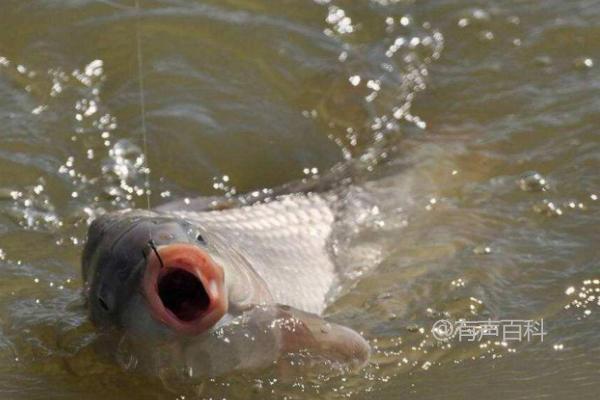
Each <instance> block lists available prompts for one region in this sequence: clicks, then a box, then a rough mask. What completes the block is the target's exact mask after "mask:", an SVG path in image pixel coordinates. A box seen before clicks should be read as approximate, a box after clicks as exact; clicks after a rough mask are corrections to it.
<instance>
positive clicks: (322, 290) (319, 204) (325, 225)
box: [169, 194, 336, 314]
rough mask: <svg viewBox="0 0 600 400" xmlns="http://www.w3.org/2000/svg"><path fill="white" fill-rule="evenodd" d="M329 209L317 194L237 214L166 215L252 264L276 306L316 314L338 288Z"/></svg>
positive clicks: (327, 201)
mask: <svg viewBox="0 0 600 400" xmlns="http://www.w3.org/2000/svg"><path fill="white" fill-rule="evenodd" d="M329 204H330V199H328V198H326V197H324V196H321V195H317V194H309V195H287V196H282V197H281V198H279V199H277V200H276V201H272V202H269V203H263V204H256V205H253V206H247V207H241V208H234V209H227V210H220V211H206V212H194V211H173V212H169V214H172V215H175V216H177V217H180V218H184V219H186V220H189V221H191V222H193V223H195V224H198V226H199V227H201V228H202V229H203V230H205V231H206V232H211V233H212V234H218V235H219V236H220V237H221V238H222V239H223V240H224V241H225V243H228V244H227V246H229V247H230V248H231V250H235V251H236V252H237V253H239V254H240V255H242V256H243V257H244V258H245V259H246V260H247V261H248V262H249V263H250V265H251V266H252V267H253V268H254V270H255V271H256V272H257V273H258V275H259V276H260V277H261V278H262V279H263V280H264V281H265V283H266V284H267V286H268V288H269V290H270V292H271V294H272V295H273V299H274V301H275V302H277V303H281V304H287V305H290V306H292V307H296V308H299V309H301V310H305V311H308V312H313V313H317V314H320V313H322V312H323V310H324V309H325V307H326V305H327V301H328V298H327V294H328V292H329V291H330V289H331V288H332V286H333V285H334V284H335V282H336V277H335V276H336V275H335V267H334V264H333V262H332V260H331V257H330V254H329V251H328V246H327V242H328V239H329V236H330V234H331V230H332V223H333V221H334V213H333V211H332V209H331V207H330V206H329Z"/></svg>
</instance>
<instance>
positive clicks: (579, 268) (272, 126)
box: [0, 0, 600, 399]
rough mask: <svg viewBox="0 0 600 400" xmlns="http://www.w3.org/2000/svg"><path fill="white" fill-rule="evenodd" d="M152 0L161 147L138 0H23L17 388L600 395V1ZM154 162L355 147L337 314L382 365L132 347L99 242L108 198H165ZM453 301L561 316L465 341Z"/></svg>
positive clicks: (4, 108)
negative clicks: (443, 338) (102, 342)
mask: <svg viewBox="0 0 600 400" xmlns="http://www.w3.org/2000/svg"><path fill="white" fill-rule="evenodd" d="M142 6H143V9H144V10H143V15H142V20H141V38H142V42H143V54H144V59H145V65H144V80H145V85H146V99H147V103H148V104H147V111H148V115H147V123H148V152H147V154H146V155H144V154H143V152H142V150H141V148H142V135H141V130H140V126H141V119H140V115H139V97H138V96H139V93H138V92H137V87H138V86H137V84H138V74H137V66H136V53H135V21H136V19H135V18H136V17H135V16H136V13H135V10H134V9H133V8H132V7H133V2H129V3H128V2H125V1H116V0H115V1H87V0H69V1H64V2H51V1H43V0H38V1H23V0H20V1H12V0H10V1H5V2H4V3H3V8H2V14H1V15H0V126H1V137H2V141H1V144H0V171H2V172H1V173H0V249H1V250H0V274H1V279H0V282H1V283H0V358H1V362H0V393H1V397H2V398H6V399H49V398H61V399H65V398H81V396H85V398H90V399H94V398H103V399H105V398H144V399H165V398H168V399H175V398H180V399H181V398H182V396H185V398H194V397H198V398H211V397H212V398H223V397H225V398H232V399H233V398H269V397H273V398H282V397H284V396H287V397H288V398H300V399H301V398H314V397H315V396H319V397H326V398H338V397H351V398H373V397H375V398H382V399H396V398H401V397H402V398H415V399H421V398H427V399H437V398H440V399H442V398H443V399H462V398H471V397H475V396H477V397H479V398H486V399H487V398H489V399H501V398H502V399H504V398H523V399H525V398H527V399H531V398H557V399H558V398H578V399H592V398H596V397H597V395H596V393H597V392H598V389H600V385H599V384H598V372H599V371H600V345H599V342H598V339H597V332H598V328H600V324H599V319H598V314H599V313H600V307H599V306H598V304H599V303H598V301H597V297H598V296H599V295H600V293H599V292H600V284H599V283H598V281H597V280H598V279H600V268H599V263H600V258H599V257H598V251H597V243H598V242H599V239H600V235H599V233H598V232H599V231H598V223H599V222H600V200H598V196H600V179H599V174H598V171H599V170H600V169H599V167H600V140H598V131H597V130H598V126H600V118H599V117H598V115H599V114H598V112H597V110H598V109H599V108H600V96H599V95H598V93H599V89H600V86H599V82H600V58H599V56H598V54H600V44H599V42H598V40H597V39H598V37H599V35H600V25H599V23H598V20H599V17H600V6H599V5H598V3H597V2H595V1H585V0H579V1H568V2H565V1H560V0H548V1H545V2H535V3H532V2H522V1H495V2H492V1H478V2H467V1H464V0H446V1H424V2H412V1H393V0H377V1H376V0H372V1H356V0H355V1H334V0H331V1H327V0H319V1H315V2H310V1H308V0H306V1H285V2H284V1H270V2H269V1H257V0H244V1H242V0H230V1H177V0H162V1H150V0H144V1H142ZM145 157H147V158H145ZM146 161H147V162H148V164H149V167H150V170H151V173H150V187H151V189H152V193H151V202H152V204H160V203H162V202H166V201H168V200H170V199H181V198H185V197H194V196H198V195H233V194H235V193H243V192H248V191H251V190H258V189H262V188H270V187H276V186H277V185H280V184H283V183H286V182H290V181H294V180H297V179H302V178H306V177H308V176H313V175H327V171H329V169H330V168H332V166H334V165H336V164H337V165H339V164H344V163H352V164H354V165H355V166H356V170H357V173H356V177H355V180H356V182H357V188H356V189H355V190H353V192H352V194H351V195H350V196H349V198H348V199H346V202H347V204H346V205H345V206H347V207H348V209H349V210H354V211H352V212H349V213H348V214H349V215H352V216H353V218H347V219H346V220H344V221H343V225H342V227H341V228H340V229H339V231H340V233H339V234H338V236H337V240H336V243H335V245H336V250H337V251H338V255H337V261H338V262H339V263H346V264H348V266H349V268H348V271H349V272H348V273H349V274H351V275H352V277H353V278H355V279H356V285H355V286H354V287H352V288H351V290H348V291H346V292H344V293H343V294H342V296H341V297H340V298H339V300H338V301H337V302H335V304H333V305H332V306H331V307H330V309H329V311H328V315H329V317H330V318H331V319H332V320H335V321H337V322H340V323H345V324H348V325H350V326H352V327H354V328H355V329H357V330H361V331H363V333H364V335H365V336H366V337H367V338H368V339H369V340H370V341H371V344H372V346H373V348H374V355H373V360H372V363H371V364H370V365H369V366H368V367H367V368H366V369H365V370H364V371H362V372H361V373H359V374H357V375H353V376H342V377H330V378H327V379H324V380H319V379H318V378H315V377H303V378H301V377H299V378H296V379H292V381H291V382H290V381H289V380H284V381H282V380H281V379H278V378H277V377H276V376H275V375H274V374H272V373H271V372H269V371H264V372H258V373H255V374H249V375H236V376H229V377H224V378H220V379H213V380H210V381H206V382H204V383H203V384H198V385H180V384H175V383H174V380H172V379H170V378H169V377H168V376H167V377H153V378H149V377H144V376H139V375H137V374H135V373H132V372H124V371H123V369H122V368H121V367H120V366H118V365H116V364H115V363H114V362H112V361H111V360H110V356H109V355H107V354H105V353H106V352H104V353H103V351H102V346H99V345H98V344H95V343H96V341H95V337H96V336H95V331H94V329H93V327H91V326H90V325H89V323H88V322H87V320H86V316H85V309H84V306H83V302H82V300H81V296H80V283H81V282H80V277H79V254H80V252H81V245H82V241H83V240H84V238H85V230H86V226H87V222H88V221H89V220H90V219H91V218H93V217H94V216H95V215H97V214H98V213H101V212H102V211H103V210H112V209H116V208H124V207H132V206H135V207H145V204H146V200H145V196H144V181H145V178H146V170H145V168H144V165H145V162H146ZM348 232H349V233H348ZM441 318H447V319H451V320H455V319H457V318H465V319H467V320H487V319H532V320H539V319H541V318H543V319H544V324H545V330H546V331H547V335H546V336H544V340H543V342H541V341H540V340H539V339H535V338H534V339H535V340H531V341H530V342H527V341H522V342H520V343H519V342H509V343H504V344H503V343H499V342H498V341H497V340H490V341H489V342H488V341H487V340H485V341H482V342H474V343H466V342H458V341H456V340H454V341H452V342H451V343H450V344H451V346H447V345H444V344H440V343H439V342H437V341H436V340H435V339H433V338H432V335H431V333H430V329H431V326H432V325H433V323H434V322H435V321H436V320H438V319H441ZM121 364H122V365H123V366H127V365H129V366H131V360H127V359H125V360H121Z"/></svg>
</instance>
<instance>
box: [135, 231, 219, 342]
mask: <svg viewBox="0 0 600 400" xmlns="http://www.w3.org/2000/svg"><path fill="white" fill-rule="evenodd" d="M149 244H150V246H151V248H152V250H153V252H152V253H151V254H150V255H149V257H148V261H147V265H146V271H145V273H144V285H143V287H144V294H145V297H146V300H147V301H148V304H149V306H150V311H151V313H152V315H153V317H154V318H155V319H157V320H159V321H161V322H162V323H164V324H165V325H167V326H169V327H170V328H172V329H174V330H175V331H176V332H178V333H182V334H190V335H194V334H199V333H201V332H203V331H205V330H207V329H209V328H210V327H212V326H213V325H214V324H216V323H217V321H218V320H220V319H221V317H222V316H223V315H224V314H225V313H226V312H227V308H228V301H227V294H226V291H225V286H224V274H223V269H222V268H221V267H220V266H219V265H217V264H216V263H215V262H214V261H213V260H212V259H211V258H210V256H209V255H208V254H207V253H206V252H205V251H204V250H202V249H200V248H199V247H197V246H195V245H191V244H183V243H182V244H169V245H164V246H160V247H156V246H154V242H150V243H149Z"/></svg>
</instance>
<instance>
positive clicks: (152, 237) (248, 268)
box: [82, 195, 369, 375]
mask: <svg viewBox="0 0 600 400" xmlns="http://www.w3.org/2000/svg"><path fill="white" fill-rule="evenodd" d="M332 223H333V214H332V212H331V210H330V209H329V207H328V205H327V201H326V199H324V198H322V197H321V196H318V195H311V196H305V195H290V196H283V197H281V198H280V199H278V200H276V201H273V202H270V203H267V204H258V205H253V206H247V207H241V208H234V209H228V210H222V211H198V210H195V209H193V208H188V209H181V207H177V209H169V207H162V208H161V210H160V211H159V212H156V211H145V210H126V211H118V212H115V213H109V214H106V215H103V216H101V217H100V218H98V219H97V220H95V221H94V222H93V223H92V225H91V226H90V229H89V232H88V241H87V243H86V246H85V249H84V252H83V256H82V269H83V271H82V272H83V277H84V282H85V293H86V296H87V300H88V307H89V310H90V318H91V320H92V321H93V322H94V323H95V324H96V325H97V326H99V327H100V328H104V329H111V328H117V329H118V330H119V331H121V332H123V333H125V334H126V335H127V337H128V338H129V339H130V340H132V341H133V342H134V345H135V346H137V347H138V348H139V350H140V353H144V348H146V349H147V348H148V346H146V344H148V345H149V346H150V347H156V346H157V343H158V345H159V346H162V348H168V349H170V350H169V351H171V352H172V353H173V354H178V356H177V357H176V358H177V360H178V362H181V363H184V364H185V365H186V366H193V367H194V369H195V370H196V371H200V372H201V373H204V374H208V375H218V374H222V373H226V372H229V371H231V370H238V369H248V368H258V367H264V366H267V365H269V363H272V362H273V361H276V360H277V359H279V358H281V357H283V356H285V354H288V353H295V352H304V351H307V352H309V353H310V354H313V355H315V356H317V357H318V358H321V359H324V360H327V361H330V362H332V363H334V364H336V365H338V366H341V367H342V368H345V369H355V368H359V367H360V366H362V365H364V364H365V363H366V361H367V360H368V357H369V346H368V344H367V343H366V341H365V340H364V339H363V338H362V337H361V336H360V335H358V334H357V333H356V332H354V331H353V330H351V329H349V328H346V327H343V326H340V325H337V324H333V323H330V322H327V321H325V320H324V319H323V318H322V317H321V316H320V315H319V314H320V313H321V312H322V311H323V310H324V308H325V306H326V304H327V301H328V297H327V296H328V293H329V291H330V290H331V289H332V286H333V285H334V283H335V282H336V279H335V267H334V265H333V263H332V261H331V259H330V257H329V254H328V250H327V240H328V239H329V235H330V232H331V224H332ZM150 242H151V243H152V244H153V246H155V247H156V249H157V250H156V252H155V251H154V250H153V248H152V246H150V245H149V243H150ZM177 246H180V247H181V246H183V247H181V248H186V249H187V248H193V249H194V250H193V251H195V252H198V254H206V257H207V259H208V258H209V259H210V261H207V263H208V264H211V265H212V264H214V266H216V267H215V268H216V269H217V270H219V269H222V276H223V278H222V280H223V282H222V284H223V289H222V293H223V296H224V297H226V300H224V302H223V304H226V306H224V310H225V311H224V314H223V315H220V314H219V320H218V321H217V322H216V323H214V325H212V326H211V327H210V328H209V329H206V330H204V328H202V330H201V331H198V332H196V331H195V332H194V333H193V334H190V332H184V331H181V330H178V329H174V327H173V326H172V324H169V323H166V322H165V320H164V319H161V318H160V317H158V318H157V314H156V313H153V312H152V306H151V305H150V304H149V297H148V294H147V290H146V291H144V287H145V286H144V285H145V283H144V282H145V281H144V280H145V279H147V278H146V277H147V276H148V275H149V274H150V272H148V271H150V270H151V267H152V265H154V266H155V267H156V264H157V263H158V261H157V259H158V260H160V255H161V254H162V255H163V257H166V256H165V255H167V254H168V251H169V249H173V248H175V247H177ZM185 246H187V247H185ZM169 260H170V259H166V261H167V262H165V264H169V262H170V261H169ZM152 263H154V264H152ZM162 263H163V261H162V260H160V264H162ZM156 268H158V270H157V271H158V272H156V271H155V272H154V273H155V274H159V276H160V274H163V273H165V272H163V271H162V268H160V267H156ZM165 268H167V270H169V271H170V270H171V269H169V268H170V266H169V265H166V266H165ZM211 268H213V267H211ZM217 275H218V274H217ZM212 283H213V282H212V281H211V283H210V284H208V285H205V286H212ZM155 284H157V283H155ZM206 289H207V291H208V292H210V290H211V289H210V288H206ZM209 297H210V296H209ZM217 297H218V296H217ZM211 299H212V297H211ZM211 301H212V300H211ZM223 332H227V335H226V337H227V340H226V341H224V340H222V337H223ZM135 346H134V347H135ZM144 346H146V347H144ZM175 349H176V350H175ZM145 355H146V356H147V357H146V358H148V357H149V358H152V356H151V355H149V354H148V353H147V352H146V353H145ZM163 358H164V357H163Z"/></svg>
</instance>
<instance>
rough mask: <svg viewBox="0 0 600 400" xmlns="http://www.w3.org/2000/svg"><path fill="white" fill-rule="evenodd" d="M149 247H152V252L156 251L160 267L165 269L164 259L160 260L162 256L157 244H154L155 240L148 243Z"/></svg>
mask: <svg viewBox="0 0 600 400" xmlns="http://www.w3.org/2000/svg"><path fill="white" fill-rule="evenodd" d="M148 246H150V248H151V249H152V251H154V254H156V257H158V261H159V262H160V267H161V268H164V267H165V264H164V263H163V260H162V258H160V254H158V250H157V249H156V243H154V240H152V239H150V240H149V241H148Z"/></svg>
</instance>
